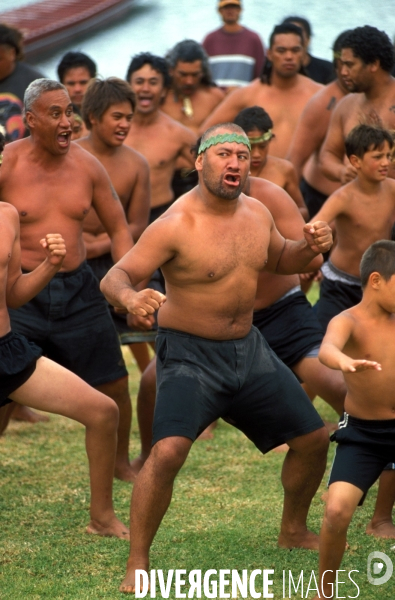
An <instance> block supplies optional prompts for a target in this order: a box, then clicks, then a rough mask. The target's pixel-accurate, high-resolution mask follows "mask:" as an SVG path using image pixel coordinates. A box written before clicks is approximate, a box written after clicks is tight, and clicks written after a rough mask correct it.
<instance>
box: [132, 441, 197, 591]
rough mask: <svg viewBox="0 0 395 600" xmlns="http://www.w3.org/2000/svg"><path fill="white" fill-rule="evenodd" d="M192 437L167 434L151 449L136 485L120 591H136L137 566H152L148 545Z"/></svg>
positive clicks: (160, 519)
mask: <svg viewBox="0 0 395 600" xmlns="http://www.w3.org/2000/svg"><path fill="white" fill-rule="evenodd" d="M191 446H192V440H190V439H188V438H185V437H175V436H174V437H168V438H164V439H162V440H159V441H158V442H157V443H156V444H155V446H153V448H152V450H151V454H150V455H149V457H148V459H147V461H146V462H145V464H144V467H143V468H142V469H141V471H140V473H139V475H138V477H137V479H136V483H135V484H134V487H133V493H132V502H131V506H130V531H131V536H130V554H129V560H128V563H127V572H126V576H125V579H124V580H123V582H122V584H121V587H120V591H121V592H126V593H134V591H135V571H136V569H144V570H146V571H148V568H149V549H150V547H151V544H152V541H153V539H154V537H155V534H156V532H157V531H158V528H159V525H160V523H161V521H162V519H163V517H164V515H165V513H166V511H167V509H168V507H169V504H170V500H171V496H172V492H173V483H174V479H175V477H176V475H177V473H178V471H179V470H180V469H181V467H182V465H183V464H184V462H185V460H186V458H187V456H188V453H189V450H190V448H191Z"/></svg>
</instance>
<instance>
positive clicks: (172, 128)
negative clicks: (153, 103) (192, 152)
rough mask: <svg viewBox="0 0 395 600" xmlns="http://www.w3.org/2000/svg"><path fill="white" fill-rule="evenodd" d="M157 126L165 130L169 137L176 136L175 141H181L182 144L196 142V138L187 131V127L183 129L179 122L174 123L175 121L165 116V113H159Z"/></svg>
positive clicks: (190, 131)
mask: <svg viewBox="0 0 395 600" xmlns="http://www.w3.org/2000/svg"><path fill="white" fill-rule="evenodd" d="M159 124H160V125H161V126H162V127H164V128H166V129H167V130H168V131H169V133H170V134H171V135H173V136H174V135H176V136H177V138H176V139H180V140H182V141H183V143H185V142H187V141H189V140H191V141H192V142H193V140H196V136H195V134H194V133H193V131H192V130H191V129H189V128H188V127H185V125H183V124H182V123H180V122H179V121H176V120H175V119H173V117H171V116H170V115H167V114H166V113H164V112H162V111H160V121H159ZM173 139H174V138H173ZM169 141H170V140H169Z"/></svg>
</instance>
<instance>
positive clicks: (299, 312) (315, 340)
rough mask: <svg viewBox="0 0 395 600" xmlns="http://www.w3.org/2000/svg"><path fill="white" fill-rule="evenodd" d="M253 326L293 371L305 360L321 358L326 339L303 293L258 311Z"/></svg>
mask: <svg viewBox="0 0 395 600" xmlns="http://www.w3.org/2000/svg"><path fill="white" fill-rule="evenodd" d="M253 325H255V327H257V329H259V331H260V332H261V334H262V335H263V336H264V338H265V340H266V341H267V343H268V344H269V346H270V348H271V349H272V350H274V352H275V353H276V354H277V356H278V357H279V358H280V359H281V360H282V361H283V362H284V363H285V364H286V365H287V367H289V368H292V367H293V366H294V365H296V364H297V363H298V362H299V361H300V360H302V358H306V357H308V356H317V355H318V349H319V347H320V345H321V342H322V338H323V337H324V332H323V329H322V327H321V325H320V323H319V321H318V319H317V317H316V315H315V313H314V311H313V308H312V306H311V304H310V302H309V301H308V300H307V299H306V296H305V295H304V294H303V292H301V291H297V292H295V293H293V294H290V295H289V296H286V297H285V298H283V299H282V300H279V301H278V302H275V303H274V304H272V305H271V306H268V307H267V308H263V309H262V310H257V311H255V312H254V316H253Z"/></svg>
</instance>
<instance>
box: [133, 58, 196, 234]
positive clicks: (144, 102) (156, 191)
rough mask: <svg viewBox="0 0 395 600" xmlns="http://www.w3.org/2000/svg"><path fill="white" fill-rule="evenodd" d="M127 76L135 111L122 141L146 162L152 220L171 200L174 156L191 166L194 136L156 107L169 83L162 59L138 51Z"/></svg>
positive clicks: (158, 105) (165, 66) (172, 198)
mask: <svg viewBox="0 0 395 600" xmlns="http://www.w3.org/2000/svg"><path fill="white" fill-rule="evenodd" d="M126 78H127V81H128V82H129V83H130V86H131V88H132V90H133V92H134V93H135V95H136V110H135V113H134V116H133V120H132V123H131V126H130V130H129V133H128V135H127V137H126V140H125V144H126V145H127V146H130V147H131V148H134V149H135V150H137V151H138V152H140V153H141V154H142V155H143V156H145V158H146V159H147V161H148V164H149V167H150V181H151V213H150V223H152V221H154V220H155V219H157V218H158V217H159V216H160V215H161V214H162V213H164V212H165V210H166V209H167V208H168V207H169V206H170V205H171V204H172V202H173V200H174V192H173V190H172V187H171V181H172V178H173V175H174V171H175V165H176V161H177V159H178V158H179V157H180V156H182V157H183V158H184V160H185V161H186V163H187V164H188V165H190V167H191V169H192V168H193V157H192V155H191V146H193V144H194V143H195V142H196V136H195V135H194V134H193V133H192V131H190V130H189V129H188V128H187V127H184V126H183V125H181V124H180V123H178V122H177V121H175V120H174V119H172V118H171V117H169V116H168V115H165V114H164V113H163V112H162V111H161V110H159V107H160V105H161V103H162V102H163V100H164V98H165V96H166V91H167V89H168V88H169V84H170V78H169V74H168V70H167V65H166V61H165V60H164V59H163V58H160V57H159V56H154V55H152V54H150V53H149V52H146V53H141V54H138V55H137V56H135V57H134V58H133V59H132V62H131V63H130V65H129V68H128V72H127V76H126Z"/></svg>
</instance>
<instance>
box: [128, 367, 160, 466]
mask: <svg viewBox="0 0 395 600" xmlns="http://www.w3.org/2000/svg"><path fill="white" fill-rule="evenodd" d="M155 397H156V356H155V357H154V358H153V359H152V360H151V362H150V364H149V365H148V367H147V368H146V369H145V371H144V373H143V375H142V377H141V380H140V387H139V391H138V394H137V420H138V424H139V431H140V441H141V452H140V455H139V456H138V457H137V458H135V459H134V460H132V462H131V466H132V468H133V471H134V472H135V473H136V474H137V473H139V472H140V470H141V469H142V467H143V465H144V463H145V461H146V460H147V458H148V456H149V453H150V451H151V443H152V424H153V421H154V412H155Z"/></svg>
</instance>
